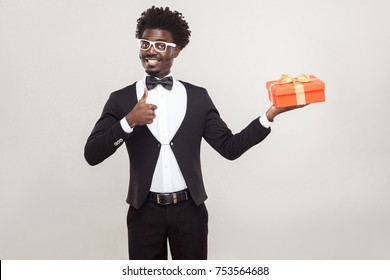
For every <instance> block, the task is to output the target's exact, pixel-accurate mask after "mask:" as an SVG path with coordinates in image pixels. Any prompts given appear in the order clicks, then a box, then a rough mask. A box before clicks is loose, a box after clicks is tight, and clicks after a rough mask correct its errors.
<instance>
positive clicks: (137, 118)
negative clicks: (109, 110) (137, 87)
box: [126, 88, 157, 128]
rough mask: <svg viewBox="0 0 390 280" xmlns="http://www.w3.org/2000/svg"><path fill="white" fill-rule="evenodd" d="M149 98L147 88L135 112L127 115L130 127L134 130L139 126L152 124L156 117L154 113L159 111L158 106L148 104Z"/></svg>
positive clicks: (135, 107) (132, 111)
mask: <svg viewBox="0 0 390 280" xmlns="http://www.w3.org/2000/svg"><path fill="white" fill-rule="evenodd" d="M147 98H148V90H147V89H146V88H145V89H144V95H143V96H142V98H141V99H140V100H139V101H138V103H137V105H135V106H134V108H133V110H131V111H130V113H128V114H127V115H126V120H127V122H128V124H129V125H130V127H132V128H134V127H135V126H137V125H145V124H150V123H152V122H153V119H154V118H155V117H156V114H155V112H154V111H155V110H156V109H157V106H156V105H154V104H148V103H146V99H147Z"/></svg>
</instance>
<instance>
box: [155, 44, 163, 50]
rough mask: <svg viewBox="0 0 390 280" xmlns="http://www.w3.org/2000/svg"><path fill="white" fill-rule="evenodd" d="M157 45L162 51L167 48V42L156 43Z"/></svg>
mask: <svg viewBox="0 0 390 280" xmlns="http://www.w3.org/2000/svg"><path fill="white" fill-rule="evenodd" d="M156 47H157V48H158V49H159V50H160V51H163V50H165V43H156Z"/></svg>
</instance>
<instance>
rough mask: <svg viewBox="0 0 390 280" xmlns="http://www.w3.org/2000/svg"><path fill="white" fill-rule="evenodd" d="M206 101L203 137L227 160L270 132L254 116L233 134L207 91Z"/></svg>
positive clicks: (233, 157)
mask: <svg viewBox="0 0 390 280" xmlns="http://www.w3.org/2000/svg"><path fill="white" fill-rule="evenodd" d="M206 103H207V106H206V107H207V108H208V109H207V111H206V119H205V128H204V134H203V137H204V139H205V140H206V141H207V142H208V143H209V144H210V145H211V146H212V147H213V148H214V149H215V150H216V151H217V152H218V153H220V154H221V155H222V156H223V157H225V158H227V159H229V160H234V159H237V158H238V157H240V156H241V155H242V154H244V153H245V152H246V151H247V150H249V149H250V148H251V147H253V146H254V145H256V144H258V143H260V142H261V141H262V140H264V139H265V138H266V137H267V135H268V134H269V133H270V132H271V129H270V128H265V127H264V126H262V125H261V123H260V121H259V118H256V119H255V120H253V121H252V122H251V123H250V124H249V125H248V126H247V127H246V128H244V129H243V130H242V131H241V132H239V133H237V134H233V133H232V131H231V130H230V129H229V128H228V126H227V125H226V123H225V122H224V121H223V120H222V118H221V117H220V115H219V113H218V110H217V109H216V107H215V106H214V104H213V102H212V100H211V98H210V96H209V95H208V94H207V92H206Z"/></svg>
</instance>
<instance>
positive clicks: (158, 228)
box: [127, 199, 208, 260]
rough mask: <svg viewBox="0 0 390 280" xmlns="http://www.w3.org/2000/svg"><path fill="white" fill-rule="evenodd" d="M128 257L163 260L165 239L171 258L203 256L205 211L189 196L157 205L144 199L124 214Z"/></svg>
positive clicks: (204, 246)
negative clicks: (125, 216)
mask: <svg viewBox="0 0 390 280" xmlns="http://www.w3.org/2000/svg"><path fill="white" fill-rule="evenodd" d="M127 229H128V242H129V243H128V244H129V257H130V259H131V260H166V259H167V258H168V252H167V250H168V248H167V247H168V246H167V240H169V247H170V252H171V255H172V259H174V260H205V259H207V234H208V213H207V209H206V206H205V205H204V204H201V205H199V206H196V205H195V203H194V202H193V201H192V199H189V200H186V201H181V202H179V203H177V204H169V205H159V204H157V203H155V202H153V201H146V202H145V203H144V205H142V207H141V208H140V209H138V210H137V209H135V208H134V207H132V206H130V208H129V211H128V214H127Z"/></svg>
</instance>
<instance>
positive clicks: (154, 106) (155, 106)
mask: <svg viewBox="0 0 390 280" xmlns="http://www.w3.org/2000/svg"><path fill="white" fill-rule="evenodd" d="M149 105H150V109H152V110H153V111H154V110H156V109H157V105H154V104H149Z"/></svg>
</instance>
